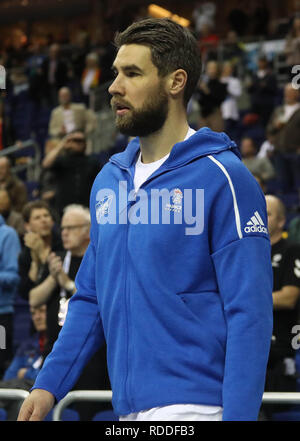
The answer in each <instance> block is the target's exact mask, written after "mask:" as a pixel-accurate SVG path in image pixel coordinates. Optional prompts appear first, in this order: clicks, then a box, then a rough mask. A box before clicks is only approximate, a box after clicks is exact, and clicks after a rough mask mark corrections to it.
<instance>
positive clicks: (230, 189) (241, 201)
mask: <svg viewBox="0 0 300 441" xmlns="http://www.w3.org/2000/svg"><path fill="white" fill-rule="evenodd" d="M138 152H139V139H138V138H136V139H134V140H133V141H131V142H130V144H129V145H128V147H127V148H126V150H125V151H124V152H122V153H119V154H116V155H114V156H112V157H111V158H110V161H109V162H108V163H107V164H106V165H105V166H104V167H103V169H102V170H101V172H100V173H99V174H98V176H97V178H96V180H95V182H94V185H93V188H92V191H91V197H90V210H91V219H92V226H91V242H90V245H89V247H88V249H87V251H86V253H85V256H84V258H83V261H82V264H81V266H80V269H79V271H78V274H77V277H76V281H75V282H76V287H77V292H76V294H75V295H74V296H73V297H72V298H71V300H70V304H69V310H68V315H67V319H66V322H65V324H64V326H63V329H62V331H61V332H60V335H59V338H58V340H57V342H56V343H55V345H54V348H53V351H52V353H51V354H50V355H49V356H48V358H47V359H46V361H45V363H44V366H43V368H42V370H41V372H40V373H39V375H38V377H37V380H36V383H35V385H34V388H41V389H46V390H48V391H50V392H51V393H53V395H54V396H55V397H56V399H57V400H60V399H61V398H63V397H64V396H65V395H66V394H67V392H68V391H69V390H70V389H71V388H72V386H73V385H74V383H75V381H76V379H77V378H78V376H79V374H80V372H81V370H82V368H83V366H84V365H85V363H86V362H87V361H88V359H89V358H90V357H91V355H92V354H93V353H94V352H95V351H96V349H97V348H98V347H99V345H100V344H101V343H102V342H103V339H104V338H105V339H106V342H107V348H108V354H107V359H108V369H109V375H110V380H111V385H112V391H113V400H112V402H113V406H114V410H115V412H116V414H118V415H124V414H128V413H131V412H137V411H140V410H145V409H149V408H152V407H157V406H164V405H171V404H176V403H177V404H180V403H181V404H183V403H191V404H204V405H216V406H223V420H255V419H257V416H258V412H259V408H260V404H261V398H262V394H263V390H264V381H265V371H266V365H267V360H268V354H269V348H270V342H271V336H272V316H273V305H272V283H273V276H272V266H271V258H270V242H269V237H268V231H267V214H266V204H265V198H264V195H263V193H262V191H261V189H260V187H259V185H258V183H257V182H256V180H255V179H254V178H253V176H252V175H251V174H250V172H249V171H248V170H247V169H246V167H245V166H244V165H243V164H242V162H241V160H240V157H239V153H238V150H237V148H236V146H235V144H234V143H233V142H232V141H231V140H230V139H229V138H228V137H227V135H225V134H224V133H215V132H212V131H211V130H210V129H208V128H203V129H201V130H199V131H198V132H196V133H195V134H194V135H192V136H191V137H190V138H189V139H187V140H186V141H183V142H180V143H177V144H175V145H174V146H173V149H172V150H171V153H170V156H169V157H168V159H167V160H166V161H165V162H164V163H163V164H162V165H161V167H160V168H159V169H158V170H156V171H155V172H154V173H153V175H152V176H150V177H149V178H148V180H147V181H146V182H145V183H144V184H143V185H142V186H141V189H140V190H139V192H138V193H137V194H136V193H135V192H134V191H133V176H134V165H135V160H136V157H137V154H138ZM168 195H169V199H168V198H167V197H166V196H168ZM168 216H169V218H168ZM193 222H194V223H193Z"/></svg>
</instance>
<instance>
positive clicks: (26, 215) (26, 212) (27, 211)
mask: <svg viewBox="0 0 300 441" xmlns="http://www.w3.org/2000/svg"><path fill="white" fill-rule="evenodd" d="M40 208H45V210H48V211H49V214H50V216H51V217H53V216H52V213H51V210H50V207H49V205H48V204H47V202H45V201H41V200H36V201H30V202H27V204H26V205H24V208H23V211H22V214H23V219H24V221H25V222H29V219H30V216H31V213H32V212H33V210H35V209H40Z"/></svg>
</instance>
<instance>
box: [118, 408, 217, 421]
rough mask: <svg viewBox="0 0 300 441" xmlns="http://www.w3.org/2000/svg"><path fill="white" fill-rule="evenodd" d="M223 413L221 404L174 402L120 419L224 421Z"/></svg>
mask: <svg viewBox="0 0 300 441" xmlns="http://www.w3.org/2000/svg"><path fill="white" fill-rule="evenodd" d="M222 415H223V408H222V407H219V406H203V405H200V404H172V405H171V406H162V407H153V408H152V409H147V410H142V411H140V412H136V413H130V414H128V415H120V417H119V421H222Z"/></svg>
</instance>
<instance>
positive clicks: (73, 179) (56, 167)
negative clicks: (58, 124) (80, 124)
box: [42, 130, 100, 216]
mask: <svg viewBox="0 0 300 441" xmlns="http://www.w3.org/2000/svg"><path fill="white" fill-rule="evenodd" d="M85 150H86V138H85V135H84V133H83V132H81V131H79V130H76V131H73V132H72V133H70V134H69V135H67V136H66V137H64V138H63V139H62V140H61V142H60V143H59V144H58V145H57V146H56V147H55V148H54V149H53V150H50V151H49V152H48V154H47V155H46V156H45V158H44V160H43V162H42V167H43V169H44V170H49V171H50V172H51V173H52V174H53V180H54V182H55V183H56V186H55V187H56V188H55V196H54V198H55V203H54V206H55V209H56V211H57V213H58V215H59V216H62V213H63V209H64V208H65V207H66V206H67V205H70V204H81V205H84V206H85V207H88V205H89V194H90V190H91V187H92V184H93V181H94V179H95V177H96V175H97V173H98V172H99V170H100V165H99V164H97V162H96V161H95V159H93V158H92V157H91V156H89V155H86V154H85Z"/></svg>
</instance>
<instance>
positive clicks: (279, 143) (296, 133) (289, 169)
mask: <svg viewBox="0 0 300 441" xmlns="http://www.w3.org/2000/svg"><path fill="white" fill-rule="evenodd" d="M299 97H300V93H299V90H298V89H295V88H294V87H293V85H292V83H288V84H286V85H285V87H284V103H283V105H281V106H277V107H276V108H275V109H274V111H273V113H272V115H271V118H270V121H269V124H268V126H267V134H268V136H269V135H271V136H273V138H274V149H275V151H274V155H273V158H274V165H275V168H276V171H277V174H278V177H279V179H280V183H281V186H282V189H283V191H286V192H287V191H291V190H296V189H298V190H300V176H299V175H300V172H299V170H300V160H299V158H300V102H299Z"/></svg>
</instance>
